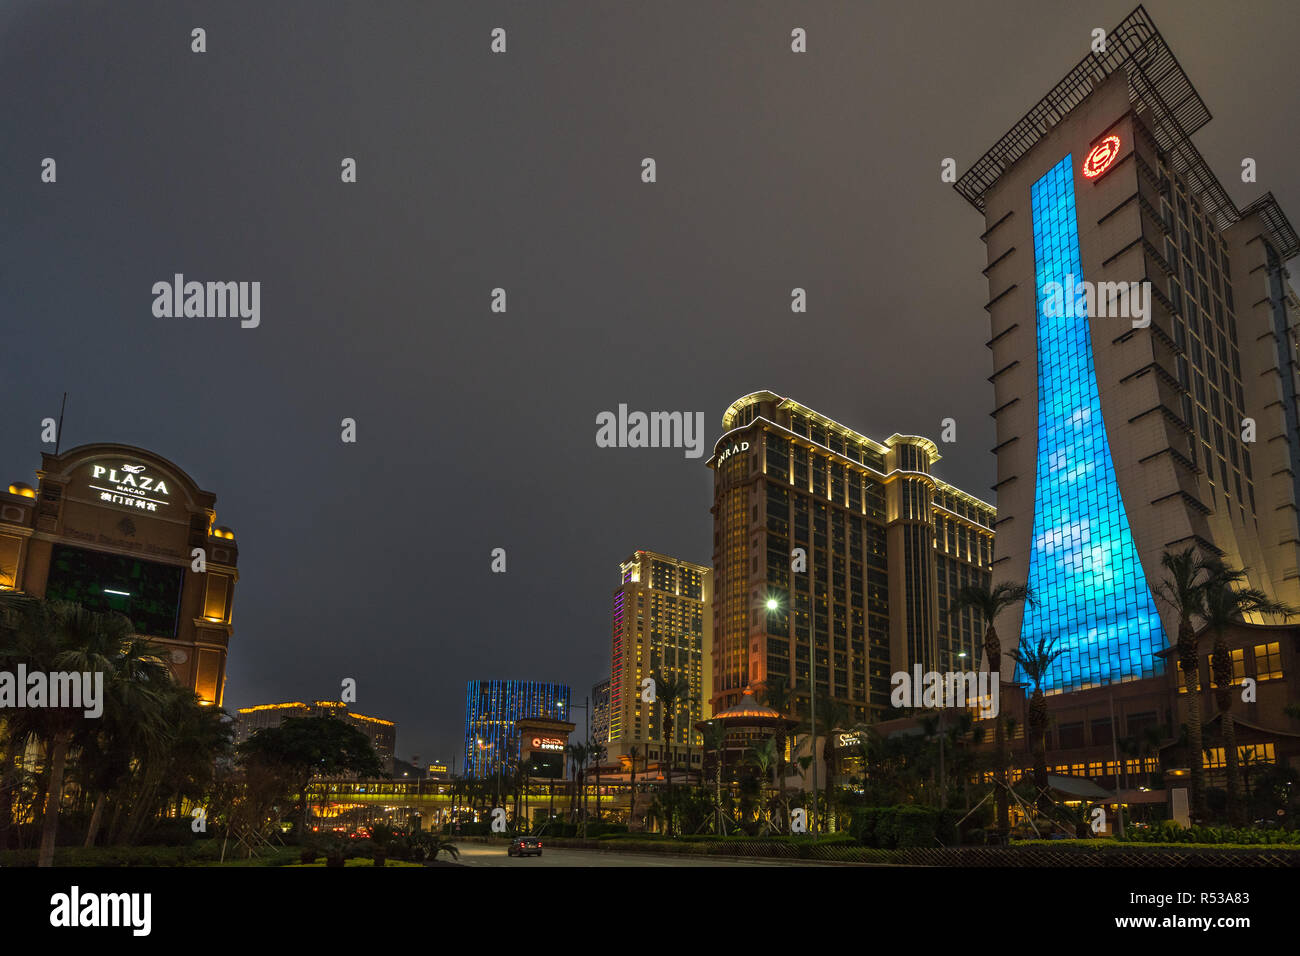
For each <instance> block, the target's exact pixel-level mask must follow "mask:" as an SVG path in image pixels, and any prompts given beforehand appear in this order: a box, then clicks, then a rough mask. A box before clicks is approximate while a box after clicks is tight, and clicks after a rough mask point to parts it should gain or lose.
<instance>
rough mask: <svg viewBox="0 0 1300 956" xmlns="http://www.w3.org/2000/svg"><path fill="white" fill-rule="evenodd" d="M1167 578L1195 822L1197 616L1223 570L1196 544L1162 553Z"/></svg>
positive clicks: (1201, 799) (1160, 593) (1199, 767)
mask: <svg viewBox="0 0 1300 956" xmlns="http://www.w3.org/2000/svg"><path fill="white" fill-rule="evenodd" d="M1160 563H1161V564H1162V565H1164V568H1165V578H1164V580H1163V581H1159V582H1157V583H1156V585H1155V587H1154V588H1153V590H1154V591H1155V594H1156V597H1158V598H1160V599H1161V600H1162V601H1163V602H1164V603H1165V604H1168V605H1169V607H1170V608H1172V609H1173V611H1174V613H1176V614H1177V615H1178V643H1177V645H1176V647H1177V649H1178V666H1179V668H1180V669H1181V670H1182V672H1183V684H1184V686H1185V687H1186V688H1187V753H1188V760H1189V762H1190V764H1191V766H1190V770H1191V780H1190V781H1189V788H1188V789H1190V790H1191V794H1190V796H1191V806H1190V811H1191V817H1192V822H1193V823H1200V822H1202V821H1203V820H1204V819H1205V768H1204V764H1203V762H1202V760H1203V758H1202V756H1201V750H1202V747H1203V737H1204V734H1203V730H1202V727H1201V673H1200V648H1199V641H1198V640H1197V637H1196V621H1195V619H1196V618H1198V617H1199V618H1202V619H1204V617H1205V589H1206V587H1207V586H1208V585H1209V582H1210V580H1211V579H1212V578H1214V577H1215V576H1216V575H1218V574H1219V573H1221V572H1222V570H1223V569H1222V566H1221V565H1220V564H1219V563H1218V562H1217V561H1216V560H1214V559H1210V560H1206V559H1204V558H1202V557H1201V556H1200V555H1199V554H1198V553H1197V551H1196V549H1195V548H1194V547H1187V548H1185V549H1184V550H1182V551H1179V552H1177V553H1173V552H1168V551H1167V552H1165V553H1164V554H1163V555H1161V557H1160Z"/></svg>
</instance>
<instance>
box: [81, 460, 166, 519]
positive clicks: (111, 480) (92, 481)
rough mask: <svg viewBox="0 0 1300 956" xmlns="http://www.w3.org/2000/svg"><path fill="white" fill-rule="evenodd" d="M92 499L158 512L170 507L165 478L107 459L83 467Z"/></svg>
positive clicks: (130, 463) (135, 464)
mask: <svg viewBox="0 0 1300 956" xmlns="http://www.w3.org/2000/svg"><path fill="white" fill-rule="evenodd" d="M86 472H87V488H89V489H90V493H91V496H92V497H93V498H95V499H96V500H97V501H101V502H104V503H106V504H114V505H122V506H124V507H127V508H134V509H136V510H137V511H146V512H157V511H160V510H162V509H163V508H166V507H167V506H168V505H170V504H171V488H170V487H169V486H168V484H167V479H166V478H164V477H163V476H161V475H158V474H155V473H151V472H150V470H149V466H148V465H145V464H142V463H140V462H136V461H119V460H116V459H107V460H101V461H96V462H92V463H90V464H89V465H87V466H86Z"/></svg>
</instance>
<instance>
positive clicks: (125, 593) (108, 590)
mask: <svg viewBox="0 0 1300 956" xmlns="http://www.w3.org/2000/svg"><path fill="white" fill-rule="evenodd" d="M104 593H105V594H120V595H121V596H122V597H130V596H131V592H130V591H114V590H113V589H112V588H104Z"/></svg>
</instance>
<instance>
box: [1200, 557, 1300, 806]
mask: <svg viewBox="0 0 1300 956" xmlns="http://www.w3.org/2000/svg"><path fill="white" fill-rule="evenodd" d="M1245 576H1246V575H1245V572H1244V571H1240V570H1237V569H1233V568H1219V569H1218V570H1217V573H1215V574H1213V576H1212V577H1211V578H1210V580H1209V583H1208V585H1207V587H1206V589H1205V595H1204V597H1205V602H1204V613H1205V623H1206V626H1207V627H1209V629H1210V630H1211V631H1213V632H1214V651H1213V653H1212V654H1211V656H1210V667H1211V673H1212V675H1213V677H1214V687H1215V697H1216V700H1217V702H1218V705H1219V722H1220V725H1221V727H1222V731H1223V758H1224V762H1225V764H1226V766H1227V773H1228V822H1229V823H1231V824H1232V825H1234V826H1238V825H1240V823H1241V768H1240V766H1239V763H1238V755H1237V730H1236V724H1235V722H1234V720H1233V717H1232V698H1233V692H1232V680H1233V673H1232V653H1231V652H1230V651H1229V649H1228V642H1227V637H1226V634H1227V630H1228V627H1229V626H1230V625H1232V624H1235V623H1239V622H1240V621H1242V620H1243V619H1244V618H1245V617H1246V615H1248V614H1268V615H1275V614H1276V615H1281V616H1282V617H1284V618H1285V617H1290V616H1291V615H1292V614H1294V613H1295V609H1294V608H1292V607H1291V606H1289V605H1286V604H1281V603H1279V602H1277V601H1274V600H1272V599H1271V598H1270V597H1269V596H1268V595H1267V594H1265V593H1264V592H1263V591H1260V590H1257V589H1255V588H1238V587H1237V585H1238V584H1240V583H1241V582H1242V581H1243V580H1244V579H1245ZM1188 693H1191V691H1190V689H1189V690H1188Z"/></svg>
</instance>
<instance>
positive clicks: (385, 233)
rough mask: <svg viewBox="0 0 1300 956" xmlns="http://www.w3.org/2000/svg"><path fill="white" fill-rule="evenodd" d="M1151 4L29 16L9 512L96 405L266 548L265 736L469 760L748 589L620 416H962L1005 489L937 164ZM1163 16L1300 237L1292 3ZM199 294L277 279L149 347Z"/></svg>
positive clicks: (967, 255)
mask: <svg viewBox="0 0 1300 956" xmlns="http://www.w3.org/2000/svg"><path fill="white" fill-rule="evenodd" d="M1131 6H1132V3H1131V0H1114V2H1102V3H1096V4H1092V5H1088V4H1081V3H1076V2H1051V3H1045V2H1043V0H1023V2H1022V0H1017V2H1007V3H1000V4H996V5H994V4H980V3H968V2H951V3H923V2H918V3H910V4H907V5H905V6H904V5H902V4H876V3H872V4H868V3H861V2H849V0H844V2H838V3H829V2H798V3H795V2H790V3H776V2H754V0H735V2H730V0H728V2H723V0H708V2H704V3H701V2H698V0H682V2H676V0H674V2H665V0H654V2H649V3H640V4H633V3H630V2H619V3H595V2H591V3H584V4H578V3H570V2H558V0H555V2H547V3H536V2H520V3H491V2H469V0H466V2H456V3H445V2H426V0H420V2H416V0H406V2H358V3H348V4H342V3H325V2H294V3H290V2H276V3H271V4H267V3H261V2H222V3H188V2H176V0H159V2H154V3H138V2H111V3H63V2H52V0H43V2H14V0H9V2H6V3H4V4H3V6H0V89H3V90H4V91H5V94H4V97H3V100H4V105H3V107H2V109H3V113H2V114H0V115H2V117H3V118H2V119H0V182H3V189H2V190H0V223H2V225H0V322H3V336H2V337H0V341H2V342H3V355H2V357H0V394H3V397H4V405H5V414H4V415H3V416H0V479H3V480H4V481H5V482H8V481H14V480H24V481H32V480H33V478H34V472H35V470H36V468H37V467H38V466H39V463H40V452H41V451H42V450H43V447H42V445H41V444H40V438H39V426H40V421H41V419H42V418H45V417H46V416H51V415H56V414H57V412H58V403H59V398H60V396H61V393H62V392H63V391H64V390H65V389H66V390H67V391H68V392H70V399H69V407H68V418H67V427H66V432H65V438H64V443H63V444H64V447H65V448H67V447H71V446H73V445H78V444H84V443H88V442H94V441H120V442H127V443H132V444H137V445H141V446H144V447H146V448H150V449H152V450H154V451H157V452H158V453H160V454H162V455H164V456H166V457H168V458H170V459H172V460H173V461H175V462H177V463H178V464H180V465H181V466H182V467H184V468H186V469H187V470H189V472H190V473H191V474H192V475H193V476H194V478H195V479H196V480H197V481H198V482H199V483H200V484H201V485H202V486H203V487H205V488H207V489H210V490H211V491H213V492H215V493H216V495H217V511H218V520H219V521H220V522H221V523H223V524H229V525H231V526H232V527H233V528H234V529H235V531H236V534H237V535H238V539H239V545H240V572H241V575H242V580H241V581H240V584H239V586H238V589H237V591H236V595H235V618H234V620H235V635H234V639H233V641H232V644H231V656H230V666H229V675H228V683H227V694H226V704H227V707H228V708H229V709H232V710H233V709H234V708H236V707H240V706H245V705H248V704H253V703H263V702H269V701H279V700H293V699H304V698H315V697H334V696H336V695H337V694H338V689H339V684H340V681H341V680H342V679H343V678H345V677H354V678H356V679H357V681H358V686H359V700H358V703H357V707H358V709H360V710H361V711H363V712H368V713H373V714H377V715H380V716H386V717H390V718H392V719H395V720H397V721H398V723H399V736H398V750H399V754H400V755H402V756H404V757H409V756H410V755H411V754H412V753H418V754H420V755H421V757H422V758H424V759H432V758H440V759H444V760H447V759H450V757H451V756H452V754H453V753H454V752H455V751H456V749H457V748H458V747H459V746H460V733H461V724H462V719H463V708H464V691H465V681H466V679H467V678H470V677H478V676H481V677H493V676H500V677H527V678H536V679H544V680H558V681H565V682H568V683H570V684H571V685H572V686H573V688H574V693H575V696H576V697H577V698H581V697H582V696H583V695H584V694H585V693H587V691H588V689H589V688H590V685H591V684H592V683H593V682H594V681H596V680H597V679H599V678H601V677H602V676H605V675H607V674H608V670H609V636H610V623H609V609H610V596H611V590H612V588H613V587H614V585H615V583H616V577H617V576H616V565H617V562H618V561H619V560H621V559H622V558H623V557H625V556H626V555H627V554H629V553H630V552H632V551H633V550H636V549H639V548H644V549H653V550H659V551H664V552H667V553H669V554H673V555H677V556H680V557H683V558H686V559H689V560H693V561H698V562H701V563H706V564H707V563H709V562H710V560H711V540H712V537H711V530H712V525H711V517H710V515H709V506H710V504H711V497H712V491H711V489H712V485H711V480H710V473H709V471H708V469H707V468H705V466H704V464H703V461H704V459H703V458H701V459H694V460H692V459H687V458H685V457H684V456H683V454H682V453H681V452H680V451H678V450H672V449H667V450H665V449H654V450H651V449H643V450H630V449H629V450H612V449H599V448H597V447H596V444H595V432H596V427H595V418H596V415H597V413H599V412H600V411H603V410H614V409H617V407H618V405H619V404H620V403H626V404H627V405H628V406H629V407H631V408H632V409H641V410H657V409H664V410H679V411H687V412H693V411H703V412H704V413H705V415H706V422H707V425H708V444H709V445H710V446H711V445H712V442H713V440H714V438H715V437H716V435H717V433H718V431H719V428H718V426H719V419H720V416H721V414H722V412H723V410H724V409H725V408H726V406H727V405H728V403H730V402H731V401H732V400H733V399H735V398H737V397H738V396H740V395H743V394H745V393H747V392H750V391H753V390H755V389H759V388H770V389H772V390H774V391H777V392H779V393H781V394H785V395H789V396H791V397H794V398H797V399H798V400H799V401H801V402H803V403H805V404H807V405H810V406H812V407H814V408H816V409H819V410H821V411H823V412H824V413H826V414H828V415H830V416H832V417H834V418H836V419H838V420H840V421H842V422H844V423H845V424H848V425H850V426H853V427H855V428H857V429H859V430H861V431H864V432H866V433H867V434H869V435H872V436H874V437H877V438H883V437H885V436H888V435H890V434H892V433H893V432H896V431H899V432H904V433H919V434H926V435H931V436H937V433H938V430H939V424H938V423H939V421H940V419H942V418H943V417H946V416H952V417H955V418H956V419H957V421H958V439H959V440H958V442H957V443H956V444H955V445H948V446H944V452H945V454H944V460H943V461H942V462H941V463H940V465H939V473H940V474H941V475H942V476H943V477H944V478H946V479H948V480H950V481H953V482H955V483H956V484H958V485H960V486H961V487H963V488H966V489H968V490H970V491H972V492H974V493H975V494H979V495H981V496H983V497H986V498H989V497H991V494H990V492H989V490H988V486H989V485H990V484H991V483H992V481H993V480H994V479H993V467H994V460H993V456H992V455H991V454H989V448H990V447H991V446H992V444H993V428H992V424H991V421H990V419H989V418H988V415H987V412H988V411H989V408H990V401H991V391H990V386H989V384H988V382H987V381H986V376H987V375H989V374H990V372H991V368H990V366H989V359H988V352H987V351H986V350H985V348H984V342H985V341H986V339H987V338H988V327H987V316H986V314H985V312H984V311H983V310H982V308H981V306H982V304H983V303H984V301H985V300H986V298H987V287H986V285H985V282H984V279H983V277H982V276H981V275H980V269H981V268H982V267H983V266H984V265H985V258H984V247H983V245H982V244H981V243H980V242H979V240H978V238H977V237H978V235H979V234H980V232H982V231H983V224H982V221H981V219H980V217H979V216H978V215H977V214H976V213H975V212H974V210H973V209H971V208H970V207H969V206H968V205H966V204H965V203H964V202H963V201H962V200H961V199H960V198H959V197H958V196H957V195H956V194H955V193H954V192H953V190H952V188H951V186H948V185H945V184H943V183H941V182H940V180H939V163H940V161H941V160H942V158H943V157H946V156H952V157H954V158H956V160H957V163H958V169H959V170H964V169H965V168H966V166H967V165H968V164H969V163H970V162H972V161H973V160H974V159H975V158H977V157H978V156H979V155H980V154H981V153H982V152H983V151H984V150H985V149H987V148H988V147H989V146H990V145H991V144H992V143H993V141H994V140H995V139H996V138H997V137H998V136H1000V135H1001V134H1002V133H1003V132H1004V131H1005V130H1006V129H1007V128H1008V127H1009V126H1010V125H1011V124H1012V123H1013V122H1014V121H1015V120H1017V119H1018V118H1019V117H1020V116H1021V115H1022V114H1023V113H1024V112H1025V111H1026V110H1027V109H1028V108H1029V107H1030V106H1031V105H1032V104H1033V103H1034V102H1035V101H1036V100H1037V99H1038V98H1039V97H1040V96H1041V95H1042V94H1043V93H1045V92H1046V91H1047V90H1048V89H1049V88H1050V87H1051V86H1052V85H1053V84H1054V83H1055V82H1056V81H1057V80H1058V79H1059V78H1060V77H1061V76H1063V75H1064V74H1065V72H1066V71H1067V70H1068V69H1069V68H1070V67H1071V66H1073V65H1074V64H1075V63H1076V62H1077V61H1078V60H1079V59H1080V58H1081V57H1082V56H1083V55H1084V54H1085V53H1086V52H1087V50H1088V43H1089V31H1090V30H1091V29H1092V28H1093V27H1098V26H1100V27H1103V28H1105V29H1110V28H1112V27H1114V26H1115V25H1116V24H1117V23H1118V22H1119V21H1120V20H1121V19H1122V18H1123V17H1124V15H1125V14H1127V13H1128V12H1129V10H1130V9H1131ZM1147 9H1148V10H1149V12H1150V13H1151V15H1152V17H1153V18H1154V20H1155V22H1156V24H1157V26H1158V27H1159V28H1160V29H1161V31H1162V32H1163V33H1164V35H1165V37H1166V38H1167V39H1168V41H1169V43H1170V45H1171V46H1172V48H1173V50H1174V52H1175V54H1176V55H1177V57H1178V58H1179V60H1180V62H1181V63H1182V64H1183V66H1184V68H1185V69H1186V70H1187V72H1188V74H1189V75H1190V77H1191V78H1192V81H1193V83H1195V84H1196V86H1197V87H1198V89H1199V90H1200V92H1201V95H1202V97H1203V98H1204V99H1205V101H1206V103H1207V104H1208V105H1209V107H1210V110H1211V112H1212V113H1213V114H1214V116H1215V119H1214V120H1213V121H1212V122H1211V123H1210V124H1209V125H1208V126H1207V127H1206V128H1205V129H1204V130H1202V131H1201V132H1200V133H1198V134H1197V136H1196V143H1197V145H1198V147H1199V148H1200V150H1201V151H1202V153H1203V154H1204V155H1205V157H1206V158H1207V160H1208V161H1209V163H1210V165H1211V166H1212V167H1213V168H1214V169H1216V170H1217V171H1218V172H1219V174H1220V176H1221V177H1222V178H1223V179H1224V181H1225V185H1226V187H1227V189H1228V191H1229V193H1231V194H1232V196H1233V198H1234V199H1236V200H1237V201H1238V202H1239V203H1244V202H1246V201H1249V200H1250V199H1251V198H1253V197H1254V196H1255V195H1258V194H1259V193H1260V192H1263V191H1264V190H1266V189H1271V190H1273V192H1274V193H1275V195H1277V196H1278V198H1279V200H1280V201H1281V203H1282V205H1283V208H1284V209H1287V210H1289V211H1290V214H1291V216H1292V218H1293V219H1295V220H1297V221H1300V176H1298V175H1297V163H1296V159H1295V157H1296V156H1297V155H1298V154H1300V130H1298V129H1297V127H1296V124H1295V122H1294V118H1295V117H1296V116H1297V115H1300V84H1297V83H1296V81H1295V74H1294V51H1295V49H1296V47H1297V40H1300V27H1298V26H1297V20H1296V17H1295V10H1294V4H1293V3H1289V2H1276V3H1252V2H1243V3H1232V4H1227V3H1224V4H1208V3H1202V2H1198V3H1194V4H1193V3H1182V2H1174V0H1153V2H1151V3H1149V4H1147ZM196 26H198V27H203V28H205V29H206V30H207V43H208V52H207V53H206V54H202V55H196V54H194V53H191V52H190V31H191V29H192V28H194V27H196ZM498 26H500V27H504V28H505V29H506V30H507V35H508V52H507V53H506V54H505V55H503V56H496V55H493V54H491V53H490V52H489V33H490V31H491V29H492V28H494V27H498ZM794 27H803V28H805V29H806V30H807V31H808V47H809V52H808V53H807V54H804V55H795V54H793V53H791V52H790V50H789V42H790V40H789V37H790V31H791V29H793V28H794ZM47 156H48V157H54V158H55V159H56V160H57V163H58V182H57V184H55V185H45V184H42V183H41V182H40V180H39V175H40V163H41V160H42V159H43V158H44V157H47ZM345 156H351V157H355V158H356V159H357V162H358V180H359V181H358V182H357V183H356V184H355V185H344V184H342V183H341V182H340V181H339V170H340V166H339V164H340V160H341V159H342V158H343V157H345ZM647 156H649V157H654V158H655V159H656V161H657V163H658V179H659V181H658V183H656V184H654V185H645V184H642V183H641V181H640V162H641V160H642V158H643V157H647ZM1243 156H1253V157H1254V158H1255V159H1256V160H1257V161H1258V164H1259V176H1260V183H1259V185H1257V186H1246V185H1243V184H1242V183H1241V182H1240V181H1239V177H1238V176H1237V171H1238V170H1239V168H1240V161H1241V158H1242V157H1243ZM176 272H181V273H184V274H185V275H186V276H187V277H189V278H193V279H199V280H204V281H206V280H249V281H252V280H256V281H260V282H261V283H262V321H261V326H260V328H257V329H252V330H245V329H241V328H239V325H238V322H237V321H236V320H230V319H225V320H222V319H159V318H155V317H154V316H153V314H152V311H151V305H152V299H153V297H152V294H151V292H150V289H151V287H152V285H153V283H154V282H157V281H159V280H167V279H170V277H171V276H172V275H173V273H176ZM497 286H501V287H504V288H505V289H506V290H507V294H508V303H509V311H508V312H507V313H506V314H505V315H498V314H493V313H492V312H490V311H489V296H490V291H491V289H493V288H494V287H497ZM795 286H800V287H804V288H806V289H807V290H808V300H809V311H808V313H807V314H806V315H793V314H791V312H790V309H789V296H790V290H791V288H793V287H795ZM344 417H353V418H355V419H356V420H357V422H358V436H359V441H358V442H357V444H355V445H345V444H343V443H342V442H341V441H340V439H339V421H340V419H342V418H344ZM496 547H504V548H506V549H507V553H508V562H509V563H508V568H509V570H508V572H507V573H506V574H504V575H499V574H492V573H491V572H490V570H489V555H490V552H491V551H492V549H493V548H496Z"/></svg>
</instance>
